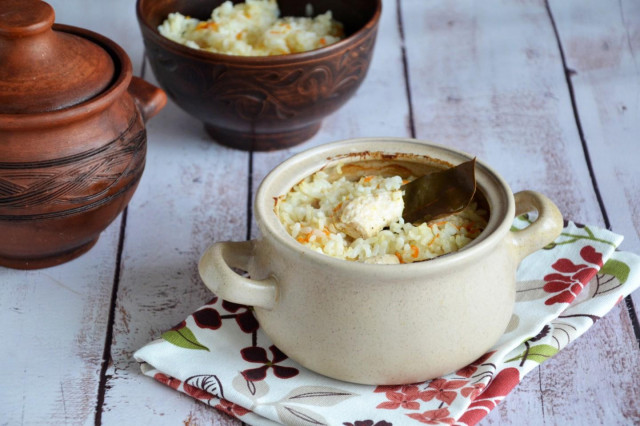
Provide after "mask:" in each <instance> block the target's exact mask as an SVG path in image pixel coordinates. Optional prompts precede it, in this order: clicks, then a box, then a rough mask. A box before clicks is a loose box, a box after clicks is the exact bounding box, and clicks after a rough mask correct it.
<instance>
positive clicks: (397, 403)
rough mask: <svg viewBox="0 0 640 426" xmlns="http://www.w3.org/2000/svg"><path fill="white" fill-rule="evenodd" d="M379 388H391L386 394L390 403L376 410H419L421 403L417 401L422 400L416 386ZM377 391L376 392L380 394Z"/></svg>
mask: <svg viewBox="0 0 640 426" xmlns="http://www.w3.org/2000/svg"><path fill="white" fill-rule="evenodd" d="M378 387H379V388H382V387H386V388H391V389H389V390H387V391H386V392H385V395H386V397H387V399H388V400H389V401H385V402H383V403H381V404H379V405H378V406H377V407H376V408H385V409H387V410H395V409H397V408H400V407H402V408H406V409H407V410H418V409H419V408H420V403H419V402H418V401H417V400H418V399H420V398H421V392H420V389H418V386H416V385H406V386H378ZM377 389H378V388H376V390H375V391H374V392H378V390H377Z"/></svg>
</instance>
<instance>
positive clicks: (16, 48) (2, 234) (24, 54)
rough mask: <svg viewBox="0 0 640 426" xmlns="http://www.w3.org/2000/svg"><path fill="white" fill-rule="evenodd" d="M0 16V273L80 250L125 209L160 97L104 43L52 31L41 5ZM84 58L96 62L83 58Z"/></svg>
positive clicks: (0, 9) (6, 2)
mask: <svg viewBox="0 0 640 426" xmlns="http://www.w3.org/2000/svg"><path fill="white" fill-rule="evenodd" d="M0 16H3V19H0V266H6V267H11V268H20V269H34V268H42V267H48V266H53V265H57V264H60V263H63V262H66V261H68V260H71V259H73V258H75V257H77V256H79V255H81V254H82V253H84V252H86V251H87V250H89V249H90V248H91V247H92V246H93V245H94V244H95V243H96V241H97V240H98V237H99V235H100V233H101V232H102V231H103V230H104V229H105V228H106V227H107V226H108V225H109V224H110V223H111V222H112V221H113V220H114V219H115V218H116V217H117V216H118V214H119V213H120V212H122V210H123V209H124V208H125V207H126V205H127V203H128V202H129V200H130V199H131V197H132V195H133V193H134V191H135V189H136V187H137V185H138V182H139V181H140V177H141V176H142V172H143V170H144V165H145V156H146V131H145V121H146V120H147V119H149V118H151V117H152V116H153V115H155V114H156V113H157V112H158V111H159V110H160V109H161V108H162V107H163V106H164V104H165V102H166V95H165V94H164V92H163V91H162V90H160V89H158V88H156V87H154V86H152V85H150V84H149V83H147V82H145V81H144V80H141V79H139V78H137V77H133V76H132V69H131V62H130V60H129V57H128V56H127V54H126V53H125V52H124V50H122V49H121V48H120V47H119V46H118V45H117V44H115V43H114V42H113V41H111V40H109V39H107V38H105V37H103V36H101V35H99V34H96V33H93V32H91V31H87V30H85V29H82V28H76V27H71V26H66V25H53V27H52V23H53V20H54V13H53V9H51V7H50V6H49V5H47V4H45V3H43V2H39V1H34V0H3V2H0ZM91 52H93V53H97V54H98V57H99V58H103V59H105V60H104V61H97V60H95V59H93V58H91V59H90V60H88V61H86V60H85V59H86V58H87V57H89V56H90V55H91ZM72 61H76V62H72ZM70 62H72V65H69V63H70ZM43 63H45V64H47V66H43ZM102 63H106V64H109V65H108V66H107V65H105V66H103V65H100V66H99V67H97V66H96V64H102ZM16 70H18V71H17V72H16ZM74 71H76V74H75V75H74V76H73V77H71V78H70V77H69V75H70V73H73V72H74ZM7 75H11V76H12V77H13V78H6V76H7ZM25 76H26V77H25ZM80 77H84V81H80V82H79V81H78V80H81V78H80ZM94 77H98V80H101V81H102V83H101V85H99V86H97V87H96V85H95V83H94V82H93V81H94V79H95V78H94ZM79 83H82V84H79ZM85 83H86V84H85ZM76 93H80V94H79V95H77V94H76ZM87 93H88V94H87ZM31 94H34V95H33V96H32V95H31Z"/></svg>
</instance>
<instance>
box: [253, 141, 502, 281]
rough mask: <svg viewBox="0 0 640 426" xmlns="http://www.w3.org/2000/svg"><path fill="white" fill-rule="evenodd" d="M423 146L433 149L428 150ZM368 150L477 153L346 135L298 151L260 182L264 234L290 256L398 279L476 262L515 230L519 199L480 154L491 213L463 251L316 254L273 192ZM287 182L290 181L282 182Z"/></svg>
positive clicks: (480, 178) (462, 157)
mask: <svg viewBox="0 0 640 426" xmlns="http://www.w3.org/2000/svg"><path fill="white" fill-rule="evenodd" d="M385 143H386V144H385ZM391 144H398V147H397V149H393V148H391V149H390V145H391ZM400 144H402V145H400ZM363 148H364V149H363ZM385 148H386V149H385ZM413 148H415V149H413ZM425 149H426V150H429V151H435V152H431V153H427V152H426V151H425ZM364 151H369V152H383V153H389V154H395V153H407V154H414V155H419V156H427V157H430V158H434V159H440V160H444V159H443V158H442V157H441V155H442V156H445V157H448V158H449V159H458V162H462V161H466V160H470V159H472V158H474V156H472V155H470V154H468V153H465V152H463V151H459V150H456V149H452V148H449V147H446V146H444V145H439V144H434V143H431V142H426V141H422V140H418V139H412V138H394V137H373V138H355V139H347V140H342V141H338V142H332V143H328V144H324V145H320V146H318V147H315V148H311V149H309V150H306V151H303V152H300V153H298V154H296V155H294V156H292V157H291V158H289V159H287V160H285V161H284V162H282V163H281V164H279V165H278V166H276V167H275V168H274V169H273V170H272V171H271V172H269V173H268V174H267V176H266V177H265V178H264V180H263V181H262V183H261V184H260V186H259V187H258V190H257V192H256V198H255V204H254V211H255V214H256V221H257V223H258V227H259V228H260V230H261V232H262V237H261V238H263V239H264V238H268V239H270V240H272V241H275V242H276V243H277V244H278V245H279V246H280V247H282V248H284V249H285V250H286V251H287V254H288V255H290V256H298V257H304V258H307V259H308V260H309V261H312V262H315V263H320V264H325V265H327V267H330V268H332V269H340V270H345V269H347V268H348V269H349V270H351V271H352V272H355V273H357V274H375V275H377V276H380V275H382V276H385V277H387V278H396V279H397V278H399V273H403V271H404V272H406V273H409V272H410V271H411V272H412V273H421V274H426V273H439V272H443V271H446V270H449V271H451V270H452V268H456V267H459V266H460V265H461V264H462V263H468V262H473V261H476V260H477V259H478V258H481V257H484V256H486V255H487V254H488V253H489V252H490V251H491V250H492V248H494V247H496V246H498V245H500V244H501V243H502V242H503V241H504V237H505V235H506V234H507V233H508V232H509V230H510V229H511V225H512V219H513V218H514V217H515V200H514V196H513V193H512V191H511V189H510V188H509V186H508V184H507V183H506V181H505V180H504V179H503V178H502V177H501V176H500V175H499V174H498V173H497V172H496V171H495V170H493V169H492V168H491V167H489V166H488V165H487V164H486V163H484V162H483V161H481V160H477V159H476V179H477V184H478V188H479V189H480V190H481V191H482V192H483V195H484V196H485V198H486V200H487V202H488V204H489V207H490V215H489V221H488V223H487V227H486V228H485V230H484V231H483V232H482V233H481V234H480V235H479V236H478V237H477V238H476V239H474V240H473V241H472V242H471V243H469V244H468V245H467V246H465V247H464V248H462V249H461V250H458V251H456V252H453V253H449V254H445V255H442V256H439V257H436V258H434V259H430V260H427V261H422V262H414V263H406V264H401V265H379V264H366V263H362V262H351V261H347V260H344V259H338V258H335V257H332V256H329V255H326V254H323V253H318V252H316V251H314V250H311V249H310V248H308V247H306V246H304V245H302V244H300V243H299V242H297V241H296V240H295V239H294V238H292V237H291V235H289V233H287V231H286V230H285V228H284V226H283V225H282V224H281V223H280V220H279V219H278V217H277V216H276V214H275V212H274V210H273V209H274V203H275V200H274V197H277V196H280V195H283V194H284V193H286V192H288V191H289V190H290V189H291V187H293V186H294V185H295V184H297V183H298V182H300V181H301V180H302V179H304V178H305V177H307V176H309V175H311V174H313V173H315V172H316V171H318V170H320V169H322V168H324V167H325V166H328V165H329V166H330V165H333V164H335V163H336V162H337V161H338V160H337V158H340V155H341V154H342V155H344V154H348V153H354V152H356V153H360V152H364ZM416 151H418V152H416ZM420 151H422V152H420ZM433 154H436V155H433ZM444 161H448V160H444ZM285 170H289V171H295V173H293V174H292V175H291V176H290V177H289V178H286V179H285V178H283V176H282V174H283V172H284V171H285ZM285 183H286V185H284V184H285ZM282 186H287V188H286V189H285V190H284V192H282ZM274 187H276V188H274ZM274 189H277V190H278V191H279V192H278V194H275V193H274ZM496 197H498V198H499V199H501V200H502V203H498V201H499V199H498V198H496Z"/></svg>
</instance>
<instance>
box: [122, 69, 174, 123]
mask: <svg viewBox="0 0 640 426" xmlns="http://www.w3.org/2000/svg"><path fill="white" fill-rule="evenodd" d="M127 90H128V91H129V94H130V95H131V96H132V97H133V100H134V101H135V103H136V106H137V107H138V109H139V110H140V113H141V114H142V119H143V120H144V121H145V122H147V121H149V119H150V118H151V117H153V116H154V115H156V114H157V113H159V112H160V110H161V109H162V108H164V106H165V105H166V104H167V94H166V93H164V90H162V89H159V88H157V87H156V86H154V85H153V84H151V83H147V82H146V81H144V80H143V79H141V78H140V77H136V76H133V77H132V78H131V83H130V84H129V88H128V89H127Z"/></svg>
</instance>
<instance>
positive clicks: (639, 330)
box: [544, 0, 640, 346]
mask: <svg viewBox="0 0 640 426" xmlns="http://www.w3.org/2000/svg"><path fill="white" fill-rule="evenodd" d="M544 5H545V8H546V9H547V14H548V15H549V20H550V21H551V27H552V28H553V33H554V35H555V37H556V43H557V45H558V51H559V53H560V59H561V60H562V67H563V68H564V76H565V80H566V82H567V88H568V90H569V97H570V99H571V108H572V109H573V117H574V119H575V122H576V127H577V129H578V135H579V136H580V143H581V144H582V151H583V152H584V158H585V161H586V163H587V169H588V170H589V176H590V177H591V184H592V185H593V190H594V191H595V193H596V198H597V200H598V205H599V206H600V212H601V213H602V218H603V220H604V224H605V226H606V228H607V229H608V230H611V222H610V221H609V215H608V213H607V209H606V207H605V205H604V200H603V199H602V194H601V193H600V188H599V187H598V180H597V178H596V175H595V172H594V170H593V164H592V163H591V155H590V154H589V147H588V146H587V141H586V138H585V136H584V131H583V129H582V123H581V121H580V114H579V113H578V105H577V103H576V97H575V92H574V90H573V83H572V81H571V77H572V75H574V74H575V73H576V71H575V70H573V69H571V68H569V67H568V66H567V59H566V57H565V54H564V49H563V47H562V41H561V40H560V32H559V31H558V27H557V25H556V21H555V19H554V18H553V13H552V12H551V6H550V5H549V0H545V2H544ZM625 303H626V305H627V314H628V315H629V320H630V321H631V324H632V326H633V332H634V334H635V337H636V342H637V343H638V345H639V346H640V321H639V320H638V316H637V315H636V313H635V311H634V310H633V308H634V305H633V300H631V296H630V295H629V296H627V297H626V298H625Z"/></svg>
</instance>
